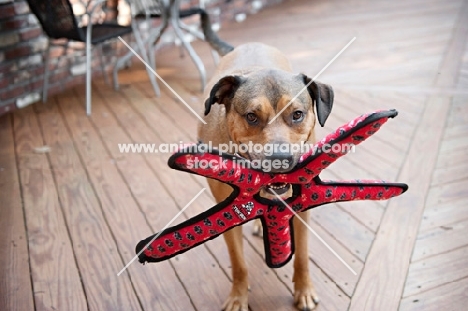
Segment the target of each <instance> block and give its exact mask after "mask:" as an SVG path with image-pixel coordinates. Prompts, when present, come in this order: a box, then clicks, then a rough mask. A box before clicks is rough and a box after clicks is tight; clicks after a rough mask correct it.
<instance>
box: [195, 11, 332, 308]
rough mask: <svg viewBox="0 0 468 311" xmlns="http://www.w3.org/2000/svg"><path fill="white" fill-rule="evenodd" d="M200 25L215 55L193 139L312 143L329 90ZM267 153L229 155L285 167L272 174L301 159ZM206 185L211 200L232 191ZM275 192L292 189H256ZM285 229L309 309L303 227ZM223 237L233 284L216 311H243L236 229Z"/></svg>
mask: <svg viewBox="0 0 468 311" xmlns="http://www.w3.org/2000/svg"><path fill="white" fill-rule="evenodd" d="M201 22H202V29H203V32H204V35H205V40H206V41H207V42H208V43H209V44H210V45H211V47H212V48H213V49H214V50H216V51H217V52H218V54H219V55H220V56H222V57H221V59H220V61H219V63H218V65H217V69H216V72H215V73H214V75H213V77H212V78H211V80H210V81H209V82H208V84H207V86H206V89H205V92H204V99H205V100H204V120H205V122H206V124H203V123H201V122H200V124H199V127H198V138H199V140H200V141H201V142H204V143H208V142H211V143H212V146H213V147H216V146H220V145H221V144H225V146H226V145H228V144H229V143H231V146H239V145H241V144H245V145H247V144H249V143H251V144H261V145H266V144H270V145H273V146H290V145H292V144H300V143H309V144H313V143H315V133H314V127H315V124H316V119H317V120H318V122H319V123H320V125H321V126H324V124H325V121H326V119H327V118H328V116H329V114H330V112H331V110H332V106H333V99H334V93H333V89H332V87H331V86H329V85H327V84H322V83H320V82H317V81H311V79H310V78H309V77H308V76H306V75H305V74H296V73H293V72H292V68H291V65H290V63H289V61H288V60H287V58H286V56H285V55H283V54H282V53H281V52H280V51H279V50H278V49H276V48H274V47H271V46H267V45H265V44H262V43H246V44H243V45H240V46H237V47H236V48H234V47H232V46H231V45H229V44H228V43H226V42H224V41H223V40H221V39H220V38H219V37H218V36H217V35H216V34H215V33H214V31H213V30H212V28H211V24H210V21H209V17H208V15H207V14H206V13H205V12H203V13H202V14H201ZM306 86H307V87H306ZM303 89H305V90H303ZM301 91H302V92H301ZM290 101H292V102H291V104H289V102H290ZM314 108H315V112H314ZM277 115H278V117H276V118H275V116H277ZM274 118H275V119H274ZM273 119H274V120H273ZM272 120H273V121H272ZM271 121H272V122H271ZM292 149H293V148H290V150H292ZM273 150H274V152H271V153H268V154H266V153H265V152H255V151H252V150H248V151H247V152H239V151H238V149H236V150H234V148H233V150H230V151H231V152H237V153H238V155H240V156H242V157H244V158H246V159H249V160H260V161H264V160H268V161H275V160H278V161H281V163H286V165H281V166H276V167H274V168H271V172H272V173H281V172H286V171H288V170H290V169H292V168H293V167H294V166H295V165H296V164H297V162H298V160H299V158H300V155H301V153H300V152H299V151H295V152H292V151H284V148H275V149H273ZM208 184H209V187H210V189H211V192H212V194H213V196H214V198H215V200H216V202H218V203H219V202H221V201H223V200H224V199H226V198H227V197H228V196H229V195H230V194H231V192H232V188H231V187H230V186H229V185H226V184H223V183H221V182H218V181H216V180H213V179H208ZM276 195H279V196H280V197H281V198H282V199H286V198H288V197H291V196H292V186H291V185H290V184H280V183H276V184H267V185H265V186H264V187H263V188H262V190H261V191H260V196H262V197H264V198H267V199H270V200H277V199H278V198H277V197H276ZM299 216H300V217H301V218H302V219H303V220H304V221H307V220H308V213H307V212H304V213H301V214H300V215H299ZM260 226H261V224H260V222H259V221H258V220H256V223H255V225H254V228H255V232H256V233H259V232H261V230H260ZM293 226H294V243H295V256H294V275H293V279H292V280H293V282H294V303H295V305H296V306H297V308H298V309H299V310H313V309H314V308H315V307H316V305H317V304H318V302H319V299H318V296H317V293H316V291H315V289H314V286H313V283H312V280H311V277H310V273H309V267H308V264H309V257H308V250H307V244H308V243H307V228H306V227H305V226H304V224H302V223H301V222H300V220H299V219H294V222H293ZM223 236H224V239H225V242H226V244H227V248H228V251H229V256H230V260H231V266H232V280H233V281H232V289H231V292H230V294H229V296H228V298H227V299H226V301H225V303H224V305H223V310H225V311H247V310H248V288H249V284H248V271H247V266H246V262H245V259H244V254H243V250H242V249H243V246H242V241H243V239H242V227H241V226H239V227H235V228H233V229H231V230H229V231H227V232H225V233H224V235H223Z"/></svg>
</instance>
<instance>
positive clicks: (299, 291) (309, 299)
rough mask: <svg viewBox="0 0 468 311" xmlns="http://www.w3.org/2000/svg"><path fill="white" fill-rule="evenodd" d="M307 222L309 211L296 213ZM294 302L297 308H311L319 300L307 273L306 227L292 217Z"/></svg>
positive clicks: (305, 309) (307, 310)
mask: <svg viewBox="0 0 468 311" xmlns="http://www.w3.org/2000/svg"><path fill="white" fill-rule="evenodd" d="M298 216H299V217H301V218H302V220H303V221H305V222H306V223H307V219H308V216H309V212H308V211H306V212H303V213H300V214H298ZM293 226H294V245H295V256H294V276H293V282H294V302H295V303H296V306H297V308H298V309H299V310H303V311H310V310H313V309H314V308H315V307H316V305H317V304H318V302H319V299H318V296H317V293H316V292H315V288H314V285H313V284H312V280H311V278H310V274H309V252H308V248H307V243H308V242H307V235H308V232H307V230H308V229H307V227H306V226H305V225H304V224H303V223H302V221H301V220H300V219H298V218H297V217H294V223H293Z"/></svg>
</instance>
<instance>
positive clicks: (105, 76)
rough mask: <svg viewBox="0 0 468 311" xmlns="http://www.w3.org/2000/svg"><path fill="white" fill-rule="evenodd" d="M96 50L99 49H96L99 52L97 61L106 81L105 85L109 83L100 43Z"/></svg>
mask: <svg viewBox="0 0 468 311" xmlns="http://www.w3.org/2000/svg"><path fill="white" fill-rule="evenodd" d="M98 50H99V51H98V52H99V63H100V64H101V72H102V75H103V76H104V81H106V84H107V85H110V82H109V78H108V77H107V73H106V68H105V62H104V55H103V53H102V44H100V45H99V48H98Z"/></svg>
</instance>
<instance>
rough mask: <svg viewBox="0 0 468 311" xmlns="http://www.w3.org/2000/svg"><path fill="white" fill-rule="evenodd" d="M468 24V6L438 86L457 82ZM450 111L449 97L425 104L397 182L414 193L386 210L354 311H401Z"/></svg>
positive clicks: (353, 307) (357, 292)
mask: <svg viewBox="0 0 468 311" xmlns="http://www.w3.org/2000/svg"><path fill="white" fill-rule="evenodd" d="M467 22H468V4H467V3H463V8H462V9H461V10H460V13H459V16H458V21H457V27H456V28H455V30H454V32H453V36H452V39H451V41H450V42H449V46H448V50H447V52H446V53H445V56H444V59H443V61H442V63H441V65H440V67H439V68H443V69H444V70H443V71H441V74H440V75H438V77H437V79H436V80H435V85H436V86H452V85H454V83H455V79H456V73H457V72H458V68H459V61H460V59H461V56H462V55H463V51H464V48H465V44H466V38H467V36H468V29H467V28H465V27H464V26H463V25H466V23H467ZM449 106H450V101H449V100H448V99H447V98H437V97H431V98H430V99H429V100H428V102H427V104H426V109H425V110H424V113H423V115H422V119H421V122H420V123H419V125H418V128H417V130H416V133H415V135H414V140H413V142H412V144H411V147H410V150H409V154H408V157H407V158H406V160H405V162H404V164H403V168H402V170H401V174H400V175H399V179H400V180H402V181H405V182H407V183H408V184H409V185H410V189H409V190H408V192H407V193H405V194H404V195H403V196H401V197H399V198H395V199H392V200H391V201H390V203H389V204H388V206H387V209H386V211H385V213H384V216H383V219H382V223H381V225H380V228H379V231H378V232H377V235H376V239H375V242H374V244H373V246H372V248H371V251H370V253H369V256H368V258H367V262H366V265H365V267H364V270H363V272H362V275H361V279H360V281H359V283H358V285H357V287H356V291H355V294H354V297H353V299H352V300H351V306H350V309H349V310H350V311H354V310H359V311H362V310H396V309H397V308H398V304H399V301H400V295H401V293H402V291H403V286H404V280H405V277H406V273H407V270H408V266H409V262H410V256H411V251H412V249H413V246H414V240H415V238H416V236H417V231H418V226H419V223H420V220H421V217H422V214H423V211H424V206H425V202H424V195H425V194H426V193H427V191H428V189H429V185H430V179H431V173H432V169H433V167H434V166H435V163H436V159H437V151H438V146H439V144H440V139H441V137H442V133H443V129H444V126H445V120H446V118H447V115H448V108H449ZM427 107H430V109H428V108H427ZM422 152H424V154H422ZM382 267H385V269H383V268H382Z"/></svg>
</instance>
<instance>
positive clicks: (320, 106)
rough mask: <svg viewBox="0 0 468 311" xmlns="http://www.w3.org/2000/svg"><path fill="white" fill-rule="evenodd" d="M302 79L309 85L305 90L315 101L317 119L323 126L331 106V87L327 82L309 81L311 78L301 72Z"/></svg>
mask: <svg viewBox="0 0 468 311" xmlns="http://www.w3.org/2000/svg"><path fill="white" fill-rule="evenodd" d="M302 79H303V81H304V83H305V84H306V85H309V86H308V87H307V90H308V91H309V95H310V97H312V99H313V100H314V101H315V110H316V111H317V119H318V121H319V123H320V125H321V126H322V127H323V126H324V125H325V121H326V120H327V118H328V116H329V115H330V112H331V110H332V107H333V98H334V93H333V88H332V87H331V86H330V85H328V84H323V83H320V82H318V81H313V82H312V83H310V81H311V80H312V79H310V78H309V77H308V76H306V75H303V74H302ZM309 83H310V84H309Z"/></svg>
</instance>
